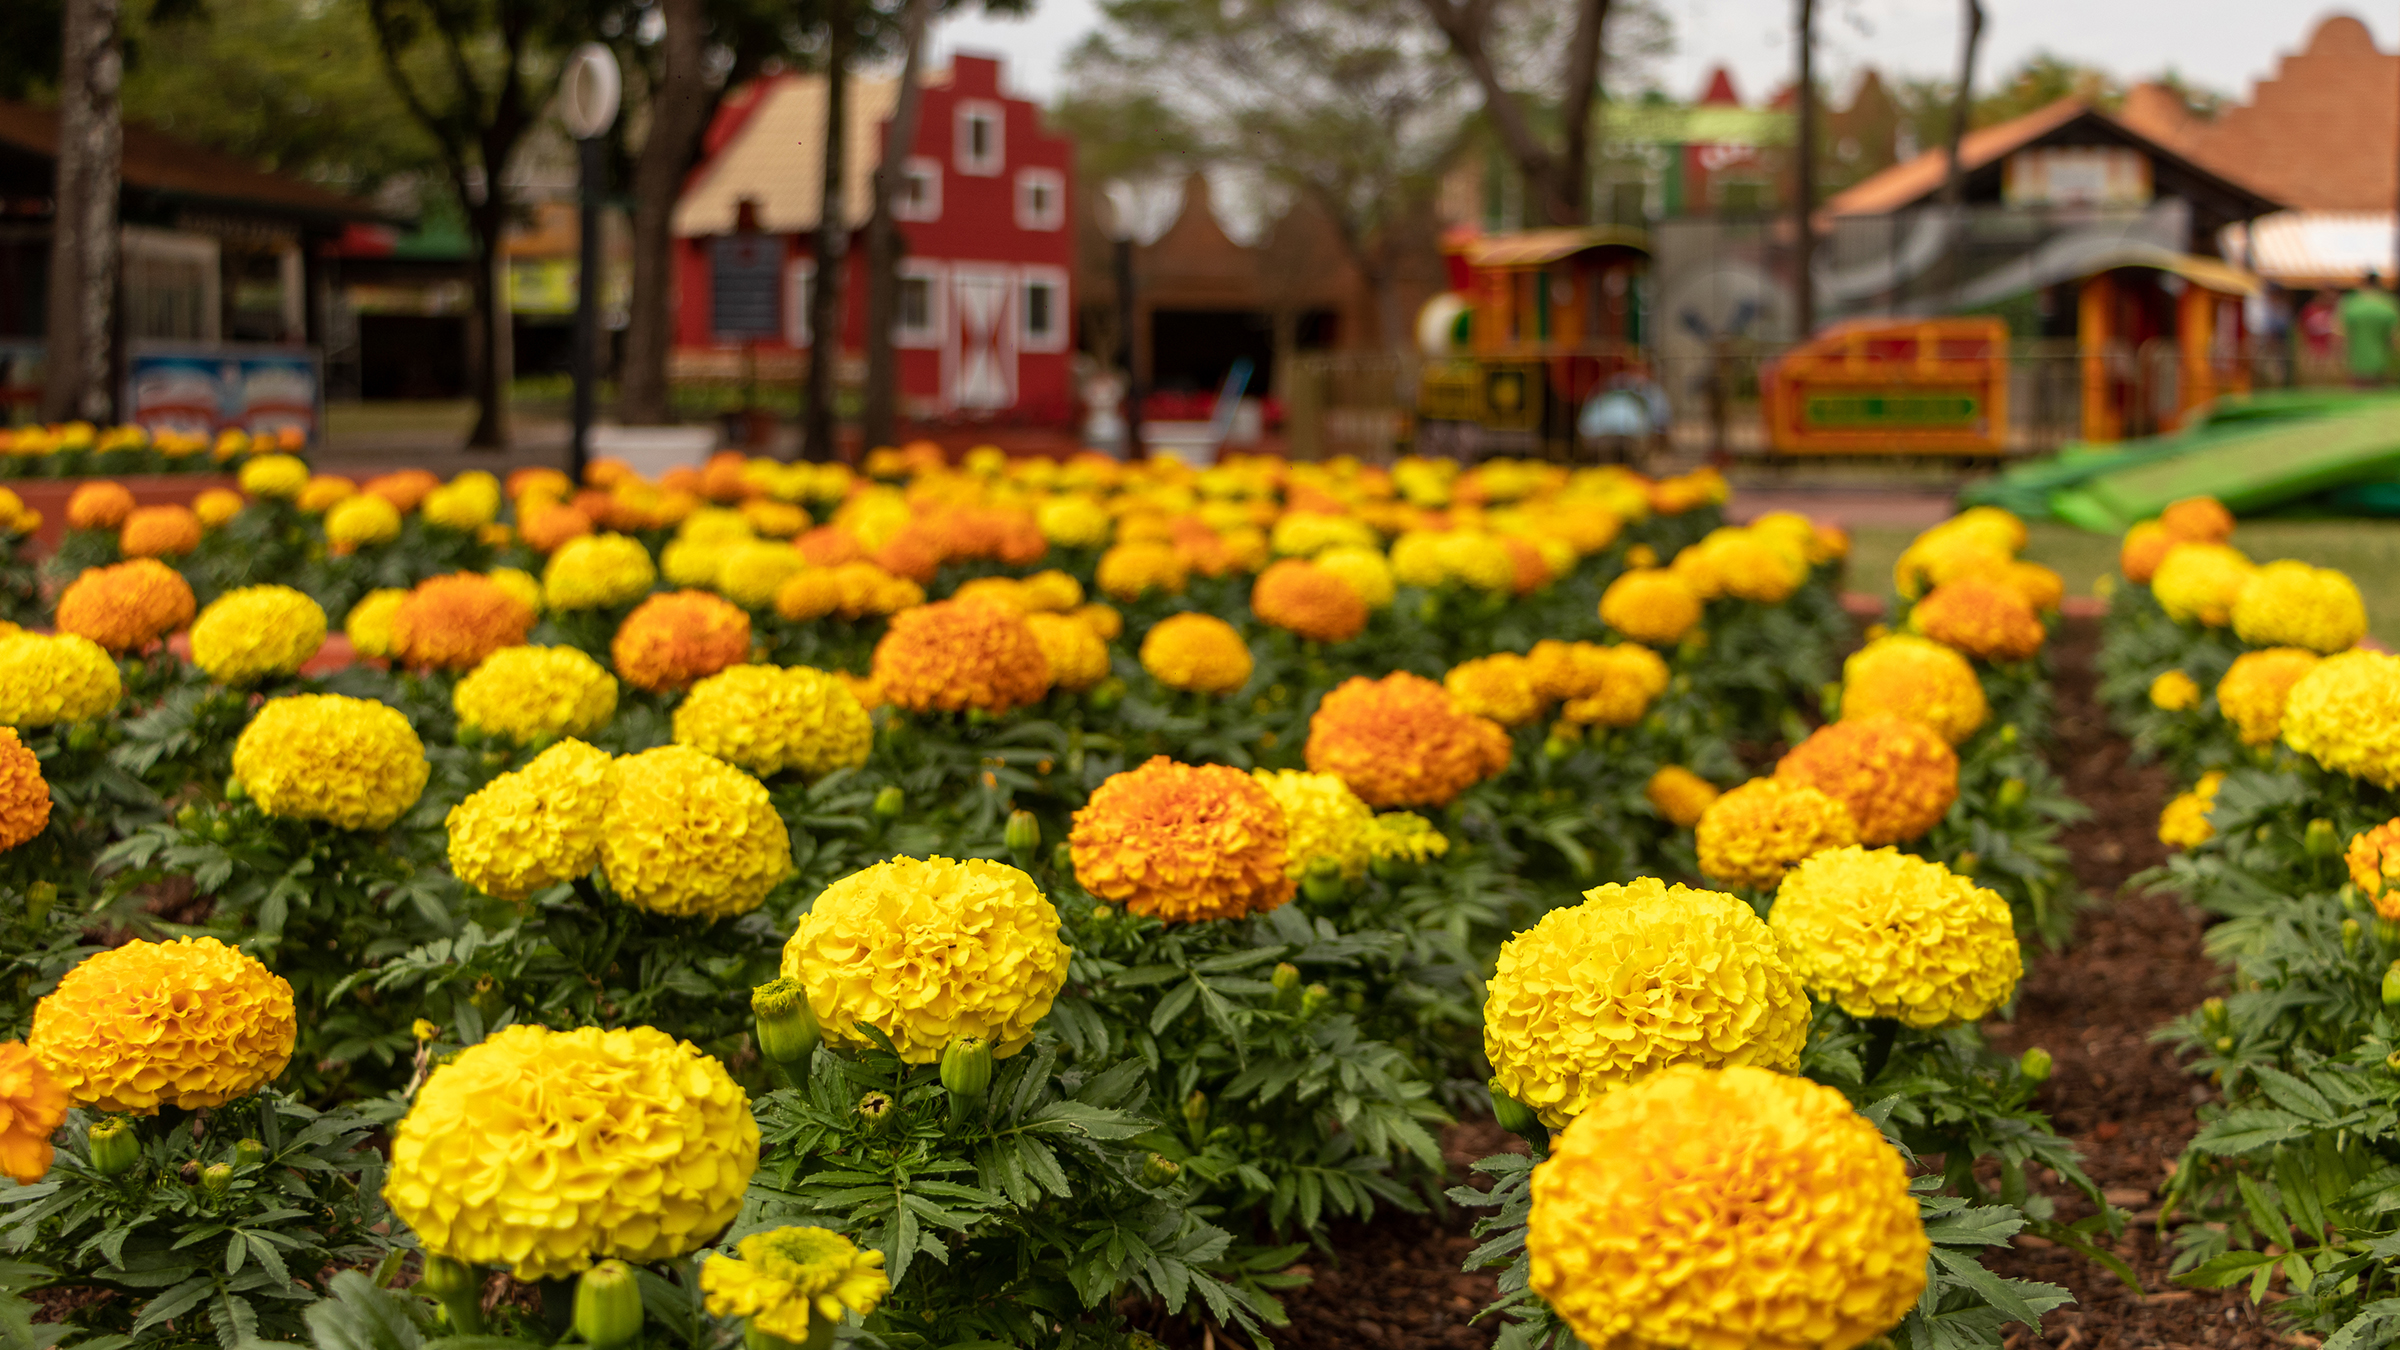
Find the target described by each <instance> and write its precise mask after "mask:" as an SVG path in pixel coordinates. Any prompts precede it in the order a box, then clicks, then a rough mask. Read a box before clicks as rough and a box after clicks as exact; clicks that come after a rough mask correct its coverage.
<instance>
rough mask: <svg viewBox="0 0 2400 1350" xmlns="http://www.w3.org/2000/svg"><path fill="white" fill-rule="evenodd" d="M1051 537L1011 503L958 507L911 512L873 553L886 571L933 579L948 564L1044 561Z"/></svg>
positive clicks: (1018, 564) (1020, 564)
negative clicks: (981, 560)
mask: <svg viewBox="0 0 2400 1350" xmlns="http://www.w3.org/2000/svg"><path fill="white" fill-rule="evenodd" d="M1049 551H1050V541H1049V540H1048V539H1046V538H1044V537H1043V535H1042V527H1041V526H1040V524H1038V523H1037V522H1036V521H1035V520H1034V517H1033V513H1032V512H1030V511H1023V510H1018V509H1015V508H1011V507H983V506H958V507H951V508H948V509H939V510H933V511H927V512H924V513H922V514H919V515H915V516H911V517H910V518H909V520H908V522H907V523H906V524H904V525H902V526H901V527H900V529H899V531H898V532H897V533H895V534H893V535H892V537H891V538H890V539H888V540H886V541H884V544H883V546H882V547H881V548H879V549H877V550H876V551H875V561H876V563H877V564H878V565H880V566H881V567H882V568H883V569H884V570H885V571H887V572H890V573H892V574H894V575H895V576H903V577H907V578H908V579H909V580H911V581H916V582H920V583H922V582H930V581H932V580H933V574H934V573H935V572H936V571H938V570H939V569H940V568H941V565H942V564H943V563H946V562H960V561H968V560H973V559H980V558H990V559H995V560H997V561H999V562H1003V563H1006V564H1008V565H1009V566H1011V567H1025V566H1029V565H1031V564H1033V563H1037V562H1040V561H1041V560H1042V555H1043V554H1045V553H1047V552H1049Z"/></svg>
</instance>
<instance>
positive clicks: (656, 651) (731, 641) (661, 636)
mask: <svg viewBox="0 0 2400 1350" xmlns="http://www.w3.org/2000/svg"><path fill="white" fill-rule="evenodd" d="M609 656H610V658H611V659H612V660H613V661H614V663H615V665H616V668H617V676H618V678H620V679H622V680H624V681H625V682H626V683H627V684H630V685H633V686H634V687H635V688H637V689H647V690H650V691H651V692H652V693H660V692H663V691H665V690H669V689H681V688H683V687H685V686H686V685H689V684H690V683H691V682H692V681H694V680H697V679H700V678H702V677H704V676H708V675H714V674H716V673H717V672H718V671H720V670H723V669H724V668H725V667H727V666H731V665H737V664H739V663H741V662H743V661H745V660H748V659H749V656H750V615H749V614H748V613H747V612H745V611H744V610H743V609H742V607H741V606H739V605H736V604H734V603H733V602H732V601H730V600H726V599H724V598H723V597H721V596H715V595H710V594H709V593H708V592H706V591H668V592H662V593H660V594H658V595H653V596H651V597H650V598H649V599H647V600H644V601H643V602H642V603H640V604H639V605H636V606H634V610H633V612H632V613H631V614H628V615H626V616H625V622H624V623H622V624H619V625H618V626H617V637H616V641H615V642H613V643H611V644H610V645H609Z"/></svg>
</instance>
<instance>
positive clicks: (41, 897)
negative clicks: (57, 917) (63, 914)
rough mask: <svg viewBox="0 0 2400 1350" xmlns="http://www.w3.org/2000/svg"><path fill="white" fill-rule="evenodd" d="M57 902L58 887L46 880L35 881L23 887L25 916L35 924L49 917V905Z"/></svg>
mask: <svg viewBox="0 0 2400 1350" xmlns="http://www.w3.org/2000/svg"><path fill="white" fill-rule="evenodd" d="M57 903H58V887H57V885H56V884H55V883H52V882H48V881H37V882H35V883H33V884H32V885H30V886H28V887H26V888H25V917H26V918H28V919H31V920H33V922H34V923H35V924H37V925H38V924H39V923H41V921H42V920H44V919H47V918H49V917H50V906H52V905H54V904H57Z"/></svg>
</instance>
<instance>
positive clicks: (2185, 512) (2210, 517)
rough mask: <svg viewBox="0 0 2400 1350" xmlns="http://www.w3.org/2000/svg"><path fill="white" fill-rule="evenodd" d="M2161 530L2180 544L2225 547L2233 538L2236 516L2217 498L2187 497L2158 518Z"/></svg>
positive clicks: (2171, 505) (2170, 505)
mask: <svg viewBox="0 0 2400 1350" xmlns="http://www.w3.org/2000/svg"><path fill="white" fill-rule="evenodd" d="M2158 523H2159V527H2160V528H2161V529H2164V530H2165V531H2166V532H2167V534H2168V535H2169V536H2170V537H2172V538H2174V539H2177V540H2188V541H2191V542H2195V543H2202V544H2221V543H2224V542H2225V541H2226V540H2228V539H2231V538H2232V537H2233V512H2231V511H2228V510H2226V509H2225V504H2224V503H2223V502H2220V501H2218V500H2217V499H2216V498H2214V497H2186V498H2184V499H2183V500H2182V501H2179V502H2174V503H2171V504H2169V505H2168V507H2167V509H2166V510H2164V511H2161V512H2160V513H2159V515H2158Z"/></svg>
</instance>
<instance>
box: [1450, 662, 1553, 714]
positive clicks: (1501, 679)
mask: <svg viewBox="0 0 2400 1350" xmlns="http://www.w3.org/2000/svg"><path fill="white" fill-rule="evenodd" d="M1553 645H1564V644H1553ZM1442 688H1444V689H1447V690H1449V691H1450V697H1452V698H1454V699H1457V700H1458V705H1459V706H1460V707H1462V708H1464V709H1466V710H1467V711H1468V712H1471V713H1473V714H1475V715H1476V716H1477V717H1488V718H1490V719H1492V720H1493V721H1495V722H1498V723H1499V724H1500V725H1502V726H1504V727H1521V726H1524V725H1525V724H1526V723H1528V722H1531V721H1532V720H1533V719H1535V718H1537V717H1539V716H1541V715H1542V702H1543V698H1542V693H1541V691H1540V690H1539V689H1537V688H1536V687H1535V685H1534V678H1533V663H1532V662H1530V661H1528V660H1526V659H1525V658H1524V657H1522V656H1519V655H1517V654H1516V653H1515V652H1495V653H1493V654H1492V655H1490V656H1479V657H1477V658H1475V659H1474V660H1472V661H1461V662H1459V663H1458V664H1457V665H1455V666H1452V667H1450V671H1449V673H1448V674H1446V675H1444V676H1442Z"/></svg>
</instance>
